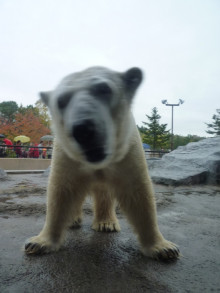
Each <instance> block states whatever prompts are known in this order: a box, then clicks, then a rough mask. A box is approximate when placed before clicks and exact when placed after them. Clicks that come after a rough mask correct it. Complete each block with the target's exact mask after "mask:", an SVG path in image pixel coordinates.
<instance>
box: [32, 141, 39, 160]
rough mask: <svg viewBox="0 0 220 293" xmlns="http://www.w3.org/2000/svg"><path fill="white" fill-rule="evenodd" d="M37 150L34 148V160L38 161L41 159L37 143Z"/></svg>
mask: <svg viewBox="0 0 220 293" xmlns="http://www.w3.org/2000/svg"><path fill="white" fill-rule="evenodd" d="M34 146H35V148H34V156H33V158H35V159H38V158H39V148H38V144H37V143H35V145H34Z"/></svg>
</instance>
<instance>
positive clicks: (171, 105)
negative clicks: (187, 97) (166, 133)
mask: <svg viewBox="0 0 220 293" xmlns="http://www.w3.org/2000/svg"><path fill="white" fill-rule="evenodd" d="M161 102H162V104H164V105H166V106H170V107H172V115H171V142H170V148H171V151H172V150H173V107H176V106H179V105H181V104H183V103H184V101H183V100H181V99H179V103H178V104H169V103H168V102H167V100H162V101H161Z"/></svg>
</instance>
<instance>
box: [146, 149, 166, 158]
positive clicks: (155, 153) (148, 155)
mask: <svg viewBox="0 0 220 293" xmlns="http://www.w3.org/2000/svg"><path fill="white" fill-rule="evenodd" d="M144 152H145V157H146V159H151V158H162V157H163V155H165V154H168V153H169V152H168V151H149V150H144Z"/></svg>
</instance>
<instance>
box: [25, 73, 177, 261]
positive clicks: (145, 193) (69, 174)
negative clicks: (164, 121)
mask: <svg viewBox="0 0 220 293" xmlns="http://www.w3.org/2000/svg"><path fill="white" fill-rule="evenodd" d="M141 81H142V71H141V70H140V69H139V68H136V67H134V68H131V69H129V70H127V71H126V72H123V73H120V72H116V71H112V70H110V69H108V68H104V67H91V68H88V69H86V70H84V71H82V72H76V73H73V74H70V75H68V76H67V77H65V78H64V79H63V80H62V81H61V83H60V84H59V85H58V86H57V87H56V88H55V90H53V91H51V92H42V93H40V96H41V99H42V101H43V102H44V103H45V104H46V105H47V106H48V107H49V110H50V113H51V115H52V121H53V130H54V133H55V136H56V139H55V143H54V150H53V156H52V163H51V172H50V177H49V184H48V190H47V213H46V221H45V225H44V228H43V230H42V231H41V232H40V234H39V235H38V236H35V237H32V238H30V239H29V240H27V242H26V244H25V248H24V249H25V252H26V253H27V254H42V253H48V252H52V251H57V250H59V248H60V247H61V245H62V243H63V242H64V238H65V231H66V230H67V228H68V227H69V226H71V225H73V226H74V225H79V224H80V223H81V221H82V204H83V201H84V199H85V197H86V195H88V194H90V195H93V197H94V221H93V224H92V228H93V229H94V230H96V231H119V230H120V226H119V223H118V220H117V217H116V213H115V203H116V202H117V203H118V204H119V205H120V207H121V209H122V210H123V211H124V213H125V215H126V216H127V218H128V220H129V222H130V223H131V225H132V226H133V228H134V231H135V232H136V233H137V235H138V238H139V241H140V244H141V248H142V251H143V253H144V254H145V255H146V256H148V257H151V258H155V259H175V258H178V256H179V249H178V247H177V246H176V245H175V244H173V243H172V242H169V241H167V240H165V239H164V238H163V236H162V234H161V233H160V231H159V228H158V223H157V218H156V205H155V199H154V192H153V188H152V183H151V180H150V177H149V174H148V170H147V165H146V159H145V155H144V152H143V148H142V143H141V139H140V136H139V133H138V130H137V127H136V124H135V121H134V118H133V116H132V113H131V110H130V108H131V103H132V100H133V98H134V95H135V92H136V90H137V88H138V86H139V85H140V83H141Z"/></svg>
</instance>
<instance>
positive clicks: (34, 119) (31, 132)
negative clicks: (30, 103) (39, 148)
mask: <svg viewBox="0 0 220 293" xmlns="http://www.w3.org/2000/svg"><path fill="white" fill-rule="evenodd" d="M0 122H1V123H0V133H1V134H4V135H5V136H6V137H7V138H8V139H10V140H11V141H13V139H14V137H15V136H18V135H26V136H28V137H30V139H31V142H33V143H39V142H40V138H41V137H42V136H43V135H46V134H51V130H50V129H49V128H48V127H47V126H45V124H44V121H42V118H41V117H40V116H37V115H35V114H34V111H32V110H31V109H30V110H28V111H26V112H25V113H23V114H22V113H16V114H15V116H14V119H13V121H10V120H7V119H4V120H1V121H0Z"/></svg>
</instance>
